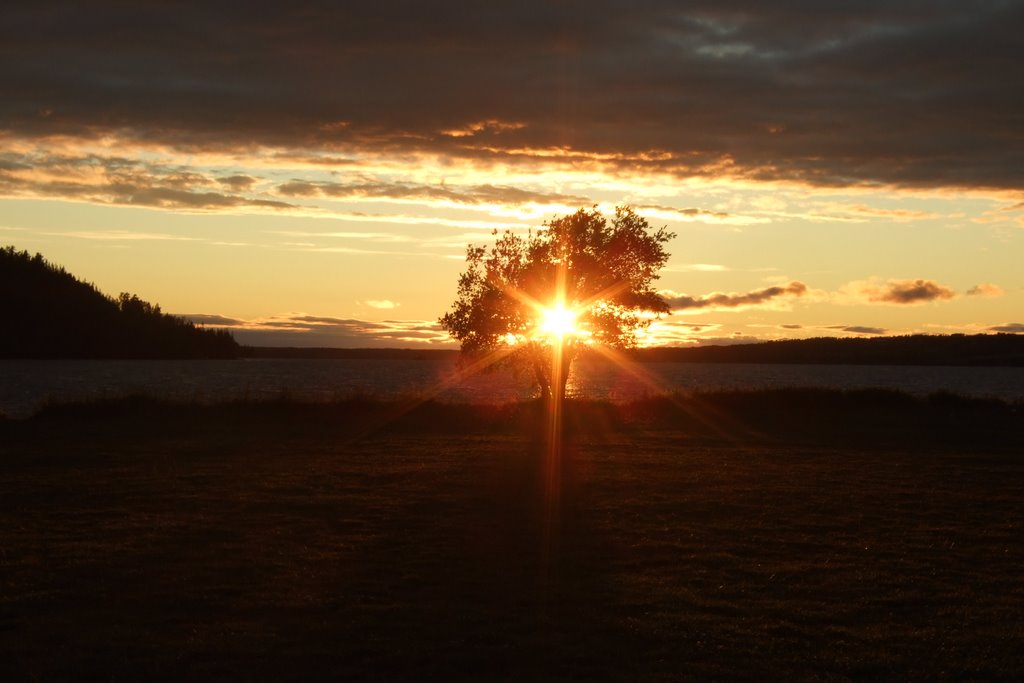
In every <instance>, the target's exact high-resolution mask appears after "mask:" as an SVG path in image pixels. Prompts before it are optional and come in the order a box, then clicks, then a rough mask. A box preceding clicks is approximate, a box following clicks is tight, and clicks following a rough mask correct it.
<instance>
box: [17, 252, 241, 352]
mask: <svg viewBox="0 0 1024 683" xmlns="http://www.w3.org/2000/svg"><path fill="white" fill-rule="evenodd" d="M0 309H2V311H3V317H4V330H5V331H4V333H3V334H0V358H234V357H236V356H238V355H239V346H238V344H237V343H236V342H235V340H234V338H233V337H232V336H231V334H230V333H229V332H227V331H225V330H207V329H203V328H198V327H196V326H195V325H193V324H192V323H191V322H188V321H186V320H184V319H182V318H179V317H176V316H173V315H168V314H166V313H163V312H161V311H160V307H159V306H157V305H153V304H150V303H147V302H145V301H143V300H141V299H139V297H137V296H135V295H134V294H128V293H122V294H121V295H120V296H118V297H117V298H113V297H109V296H106V295H105V294H103V293H102V292H100V291H99V290H98V289H96V287H95V286H94V285H92V284H89V283H86V282H81V281H80V280H78V279H77V278H75V277H74V276H73V275H71V274H70V273H68V272H67V271H65V270H64V269H63V268H61V267H59V266H56V265H54V264H51V263H49V262H48V261H46V259H44V258H43V257H42V255H41V254H36V255H35V256H32V255H30V254H29V253H28V252H27V251H17V250H16V249H15V248H14V247H6V248H3V249H0Z"/></svg>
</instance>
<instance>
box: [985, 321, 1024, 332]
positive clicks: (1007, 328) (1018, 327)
mask: <svg viewBox="0 0 1024 683" xmlns="http://www.w3.org/2000/svg"><path fill="white" fill-rule="evenodd" d="M988 329H990V330H992V331H993V332H1009V333H1011V334H1024V323H1006V324H1005V325H993V326H992V327H990V328H988Z"/></svg>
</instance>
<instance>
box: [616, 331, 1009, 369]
mask: <svg viewBox="0 0 1024 683" xmlns="http://www.w3.org/2000/svg"><path fill="white" fill-rule="evenodd" d="M636 353H637V356H638V358H639V359H640V360H645V361H674V362H690V363H818V364H834V365H990V366H1021V365H1024V335H1020V334H974V335H964V334H952V335H930V334H914V335H907V336H902V337H873V338H867V339H859V338H853V339H837V338H834V337H819V338H815V339H788V340H780V341H771V342H762V343H759V344H737V345H734V346H698V347H694V348H670V347H661V348H652V349H643V350H639V351H637V352H636Z"/></svg>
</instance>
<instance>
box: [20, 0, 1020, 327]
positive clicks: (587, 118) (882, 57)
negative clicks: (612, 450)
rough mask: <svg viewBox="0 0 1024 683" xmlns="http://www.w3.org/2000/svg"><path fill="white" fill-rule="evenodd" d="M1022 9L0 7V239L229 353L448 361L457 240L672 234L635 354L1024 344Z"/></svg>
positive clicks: (99, 1)
mask: <svg viewBox="0 0 1024 683" xmlns="http://www.w3.org/2000/svg"><path fill="white" fill-rule="evenodd" d="M1022 28H1024V2H1022V1H1015V0H978V1H975V2H963V1H962V0H952V1H949V2H941V1H934V2H927V1H923V2H909V1H903V2H901V1H899V0H878V1H861V2H844V1H841V0H840V1H835V2H811V1H809V0H777V1H775V2H770V3H766V2H754V1H752V0H707V1H694V2H667V1H666V2H657V1H650V2H641V1H626V0H623V1H621V2H612V1H608V0H597V1H587V2H547V1H545V2H531V1H530V0H520V1H518V2H514V3H505V2H436V3H435V2H422V1H414V0H413V1H407V2H390V1H378V2H374V3H347V2H323V3H302V2H300V3H279V2H273V3H260V2H249V3H216V2H202V3H195V4H194V5H193V6H189V5H188V4H184V3H177V2H165V3H159V2H149V3H127V2H113V1H112V0H96V1H94V2H88V3H83V2H68V3H59V2H24V3H22V2H17V1H15V2H7V3H4V5H3V8H2V9H0V244H12V245H14V246H15V247H17V248H19V249H27V250H29V251H32V252H36V251H38V252H41V253H42V254H43V255H44V256H46V257H47V258H48V259H49V260H50V261H53V262H55V263H57V264H60V265H63V266H65V267H66V268H67V269H68V270H69V271H70V272H72V273H74V274H75V275H77V276H79V277H81V278H82V279H85V280H88V281H90V282H93V283H94V284H96V285H97V286H98V287H99V288H100V289H101V290H103V291H105V292H106V293H108V294H117V293H119V292H122V291H129V292H133V293H136V294H138V295H139V296H140V297H142V298H143V299H146V300H148V301H151V302H154V303H159V304H160V305H161V307H162V308H163V310H165V311H167V312H170V313H175V314H181V315H185V316H187V317H190V318H191V319H193V320H195V321H197V322H202V323H205V324H208V325H213V326H230V327H231V328H233V329H234V330H235V334H236V338H237V339H238V340H239V341H240V342H242V343H249V344H266V345H311V346H399V347H409V346H418V345H431V346H437V345H439V344H451V343H452V342H450V341H448V340H447V338H446V336H445V334H444V333H443V331H441V330H440V328H439V326H438V325H437V318H438V317H439V316H441V315H442V314H444V313H445V312H446V311H447V310H448V308H449V307H450V305H451V303H452V301H453V300H454V297H455V287H456V282H457V279H458V275H459V273H460V272H461V271H462V269H463V267H464V262H463V259H464V254H465V247H466V245H467V244H469V243H488V242H489V241H490V240H492V239H493V238H492V235H491V232H492V230H494V229H499V230H504V229H506V228H509V229H514V230H522V231H525V230H526V229H528V228H530V227H534V228H536V227H539V226H541V225H542V224H543V223H544V221H546V220H549V219H551V218H554V217H557V216H560V215H563V214H565V213H569V212H571V211H574V210H575V209H577V208H580V207H589V206H591V205H597V206H598V207H599V208H601V209H602V210H606V211H608V212H611V211H612V210H613V208H614V207H615V206H616V205H618V204H628V205H630V206H632V207H634V208H635V209H636V210H637V212H638V213H640V214H642V215H644V216H645V217H646V218H647V219H648V220H649V221H650V223H651V224H652V225H653V226H656V227H660V226H663V225H664V226H668V228H669V229H670V230H672V231H674V232H676V233H677V237H676V238H675V239H674V240H673V241H672V242H671V243H670V244H669V247H668V249H669V251H670V252H671V254H672V257H671V259H670V260H669V265H668V266H667V267H666V268H665V270H664V271H663V272H662V277H661V279H660V280H659V283H658V285H659V288H661V289H663V290H664V292H663V295H664V296H665V298H666V299H667V300H668V301H669V302H670V304H671V305H672V308H673V311H674V312H673V314H672V315H671V316H669V317H667V318H665V319H663V320H662V321H660V322H659V323H657V324H656V325H655V327H653V328H652V330H651V338H650V341H651V342H656V343H673V344H692V343H721V342H724V341H737V340H753V339H775V338H786V337H812V336H825V335H829V336H865V335H868V336H870V335H878V334H906V333H912V332H925V333H952V332H964V333H976V332H995V331H1007V332H1024V267H1022V260H1024V258H1022V257H1024V48H1022V38H1021V31H1022Z"/></svg>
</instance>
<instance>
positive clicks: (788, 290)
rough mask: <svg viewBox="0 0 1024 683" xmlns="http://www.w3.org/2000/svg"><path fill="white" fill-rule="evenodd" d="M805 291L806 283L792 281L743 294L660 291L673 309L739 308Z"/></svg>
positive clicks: (769, 301) (801, 293)
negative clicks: (697, 293) (680, 293)
mask: <svg viewBox="0 0 1024 683" xmlns="http://www.w3.org/2000/svg"><path fill="white" fill-rule="evenodd" d="M806 293H807V285H805V284H804V283H802V282H797V281H793V282H790V283H789V284H788V285H785V286H775V287H765V288H764V289H758V290H755V291H753V292H746V293H743V294H725V293H722V292H716V293H714V294H707V295H705V296H699V297H693V296H687V295H685V294H683V295H677V294H675V293H673V292H662V296H663V297H664V299H665V301H666V303H668V305H669V307H670V308H671V309H672V310H673V311H686V310H694V309H701V308H739V307H748V306H764V305H767V304H769V303H772V302H773V301H774V300H777V299H779V298H781V297H794V298H797V297H801V296H803V295H804V294H806Z"/></svg>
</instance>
